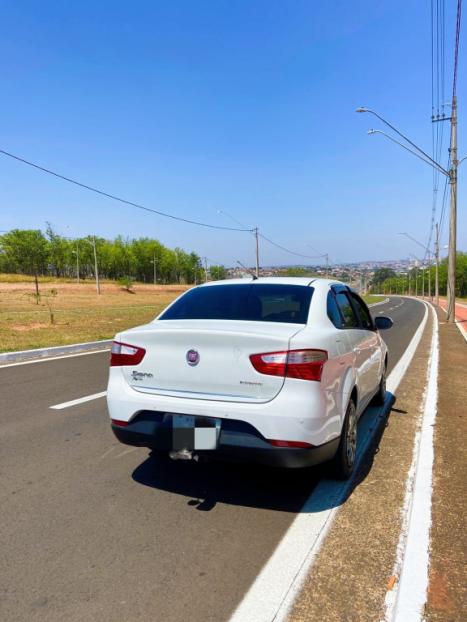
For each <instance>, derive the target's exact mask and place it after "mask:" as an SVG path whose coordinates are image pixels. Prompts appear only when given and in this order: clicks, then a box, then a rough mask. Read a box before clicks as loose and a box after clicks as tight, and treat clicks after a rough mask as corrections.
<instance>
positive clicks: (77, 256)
mask: <svg viewBox="0 0 467 622" xmlns="http://www.w3.org/2000/svg"><path fill="white" fill-rule="evenodd" d="M76 282H77V283H78V285H79V242H76Z"/></svg>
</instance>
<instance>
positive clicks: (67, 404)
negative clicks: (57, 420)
mask: <svg viewBox="0 0 467 622" xmlns="http://www.w3.org/2000/svg"><path fill="white" fill-rule="evenodd" d="M105 395H107V391H101V392H100V393H93V394H92V395H86V396H85V397H78V399H76V400H70V401H69V402H63V403H62V404H56V405H55V406H50V408H52V409H53V410H62V409H63V408H69V407H70V406H77V405H78V404H84V402H91V401H92V400H97V399H99V398H100V397H104V396H105Z"/></svg>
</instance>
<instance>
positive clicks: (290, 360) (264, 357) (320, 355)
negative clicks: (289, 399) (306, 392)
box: [250, 350, 328, 382]
mask: <svg viewBox="0 0 467 622" xmlns="http://www.w3.org/2000/svg"><path fill="white" fill-rule="evenodd" d="M327 360H328V353H327V352H326V351H325V350H284V351H282V352H265V353H264V354H252V355H251V356H250V361H251V363H252V365H253V367H254V368H255V369H256V371H259V373H260V374H267V375H268V376H283V377H284V376H286V377H288V378H299V379H301V380H317V381H318V382H319V381H320V380H321V374H322V372H323V365H324V363H325V362H326V361H327Z"/></svg>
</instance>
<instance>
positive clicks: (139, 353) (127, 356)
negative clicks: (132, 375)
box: [110, 341, 146, 367]
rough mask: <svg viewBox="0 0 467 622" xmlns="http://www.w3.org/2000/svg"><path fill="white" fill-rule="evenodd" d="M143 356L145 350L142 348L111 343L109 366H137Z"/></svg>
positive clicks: (117, 342)
mask: <svg viewBox="0 0 467 622" xmlns="http://www.w3.org/2000/svg"><path fill="white" fill-rule="evenodd" d="M145 354H146V350H145V349H144V348H140V347H138V346H131V345H130V344H128V343H120V342H119V341H113V342H112V348H111V350H110V366H111V367H118V366H121V365H138V363H141V361H142V360H143V358H144V355H145Z"/></svg>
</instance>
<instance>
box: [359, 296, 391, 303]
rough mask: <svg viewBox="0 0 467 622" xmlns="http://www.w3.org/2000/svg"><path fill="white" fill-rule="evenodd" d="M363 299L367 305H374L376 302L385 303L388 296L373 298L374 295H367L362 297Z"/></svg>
mask: <svg viewBox="0 0 467 622" xmlns="http://www.w3.org/2000/svg"><path fill="white" fill-rule="evenodd" d="M362 298H363V300H364V301H365V302H366V304H367V305H373V304H375V303H376V302H383V300H384V299H385V298H386V296H373V295H372V294H366V295H365V296H362Z"/></svg>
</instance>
